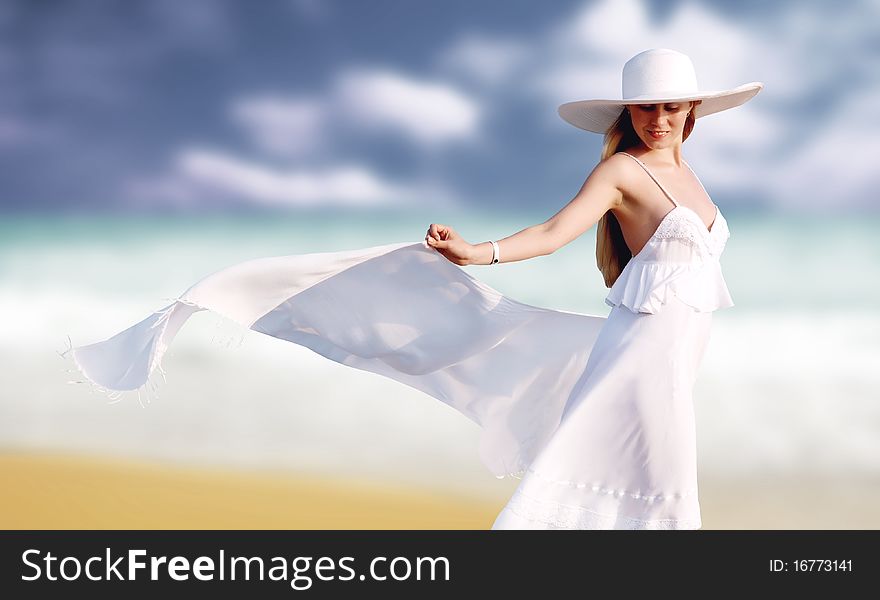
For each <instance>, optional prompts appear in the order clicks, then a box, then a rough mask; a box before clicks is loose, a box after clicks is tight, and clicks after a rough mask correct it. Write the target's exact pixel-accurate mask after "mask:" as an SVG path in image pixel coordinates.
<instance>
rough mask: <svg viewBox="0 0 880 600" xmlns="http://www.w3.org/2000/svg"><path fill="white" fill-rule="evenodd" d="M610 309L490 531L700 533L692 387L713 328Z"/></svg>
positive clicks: (706, 319)
mask: <svg viewBox="0 0 880 600" xmlns="http://www.w3.org/2000/svg"><path fill="white" fill-rule="evenodd" d="M712 314H713V313H712V312H711V311H709V312H700V311H697V310H694V308H692V307H691V306H688V305H686V304H684V303H683V302H681V301H680V300H679V299H678V298H676V297H675V296H674V295H671V296H670V299H669V301H668V302H667V303H666V304H664V305H663V306H662V308H661V309H660V310H659V311H658V312H657V313H654V314H651V313H635V312H632V311H631V310H629V309H627V308H626V307H624V306H615V307H614V308H612V310H611V313H610V314H609V316H608V319H607V321H606V322H605V324H604V326H603V327H602V329H601V331H600V332H599V335H598V338H597V339H596V342H595V345H594V346H593V348H592V352H591V353H590V356H589V359H588V361H587V365H586V368H585V369H584V371H583V374H582V376H581V378H580V380H579V381H578V383H577V385H576V388H575V390H574V393H573V394H572V395H571V396H570V399H569V401H568V403H567V405H566V406H565V407H564V409H563V412H562V416H561V422H560V425H559V427H558V428H557V430H556V431H555V432H554V434H553V436H552V437H551V438H550V439H549V441H548V442H547V443H546V445H544V447H543V449H542V450H541V451H540V453H538V455H537V456H536V458H535V460H534V461H533V462H532V464H531V465H530V466H529V467H528V469H527V470H526V472H525V473H524V474H523V477H522V481H521V483H520V484H519V486H518V487H517V488H516V490H515V492H514V494H513V496H512V497H511V498H510V501H509V502H508V503H507V505H506V506H505V507H504V508H503V510H502V511H501V513H500V514H499V515H498V517H497V519H496V520H495V523H494V525H493V527H492V528H493V529H699V528H700V527H701V519H700V505H699V501H698V494H697V457H696V432H695V415H694V402H693V388H694V384H695V381H696V375H697V371H698V368H699V365H700V363H701V360H702V357H703V354H704V351H705V348H706V345H707V342H708V340H709V335H710V328H711V322H712Z"/></svg>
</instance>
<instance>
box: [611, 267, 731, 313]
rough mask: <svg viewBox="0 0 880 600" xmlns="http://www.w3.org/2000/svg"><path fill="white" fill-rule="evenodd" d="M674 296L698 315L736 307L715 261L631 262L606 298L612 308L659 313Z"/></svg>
mask: <svg viewBox="0 0 880 600" xmlns="http://www.w3.org/2000/svg"><path fill="white" fill-rule="evenodd" d="M670 294H675V295H676V296H677V297H678V298H679V299H680V300H681V301H682V302H684V303H685V304H687V305H688V306H690V307H691V308H693V309H694V310H696V311H699V312H710V311H715V310H718V309H720V308H728V307H731V306H733V299H732V298H731V296H730V291H729V290H728V288H727V283H726V282H725V281H724V275H723V274H722V272H721V264H720V263H719V262H718V260H717V259H715V258H712V257H710V258H707V259H706V260H704V261H702V262H690V263H672V262H654V261H646V260H641V259H639V258H638V257H637V258H634V259H632V260H630V261H629V262H628V263H627V264H626V266H625V267H624V269H623V272H622V273H621V274H620V277H618V278H617V281H615V282H614V285H613V286H611V291H610V292H609V293H608V296H606V298H605V303H606V304H607V305H609V306H624V307H626V308H628V309H629V310H631V311H632V312H636V313H651V314H654V313H657V312H659V310H660V308H661V307H662V306H663V305H664V304H666V303H667V302H668V301H669V297H670Z"/></svg>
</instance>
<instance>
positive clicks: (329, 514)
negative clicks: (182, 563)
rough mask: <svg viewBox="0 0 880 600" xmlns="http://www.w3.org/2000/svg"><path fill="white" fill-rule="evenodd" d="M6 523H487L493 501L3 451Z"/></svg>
mask: <svg viewBox="0 0 880 600" xmlns="http://www.w3.org/2000/svg"><path fill="white" fill-rule="evenodd" d="M0 479H2V481H3V488H4V492H3V494H2V495H0V529H488V528H489V527H491V525H492V522H493V521H494V519H495V516H496V514H497V512H498V510H500V506H498V507H496V506H495V504H493V503H491V502H485V501H481V500H475V499H470V498H463V497H458V496H455V495H444V494H443V493H442V492H436V493H433V492H430V491H423V490H418V489H401V488H395V487H391V486H388V485H385V484H376V483H372V484H371V483H369V482H358V481H354V480H350V479H346V480H331V479H322V478H317V477H307V476H301V475H297V476H295V475H292V474H291V473H289V472H270V471H266V472H260V473H256V472H252V471H235V470H205V469H194V468H183V467H169V466H166V465H162V464H153V463H149V462H136V461H130V460H126V461H115V460H110V459H104V458H96V457H75V456H66V455H58V454H16V453H5V454H2V455H0Z"/></svg>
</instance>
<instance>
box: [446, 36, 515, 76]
mask: <svg viewBox="0 0 880 600" xmlns="http://www.w3.org/2000/svg"><path fill="white" fill-rule="evenodd" d="M528 57H529V46H528V44H526V43H524V42H521V41H518V40H515V39H512V38H502V37H497V36H493V37H488V36H485V35H481V34H477V33H473V32H472V33H468V34H466V35H464V36H463V37H462V38H461V39H459V40H458V41H456V42H455V43H454V44H453V46H452V47H450V48H448V49H447V50H444V51H443V52H442V53H441V54H440V55H439V56H438V57H437V66H438V68H440V69H446V70H448V71H451V72H454V73H460V74H462V75H464V76H466V77H468V78H470V79H471V81H473V82H474V83H476V84H478V85H490V86H498V85H501V84H502V83H507V82H509V81H510V79H511V77H512V76H513V75H514V74H515V73H516V72H517V71H518V70H519V69H521V68H523V67H524V66H525V65H526V64H527V61H528Z"/></svg>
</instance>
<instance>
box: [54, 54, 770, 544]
mask: <svg viewBox="0 0 880 600" xmlns="http://www.w3.org/2000/svg"><path fill="white" fill-rule="evenodd" d="M760 88H761V84H760V83H754V84H749V85H746V86H741V87H740V88H737V89H735V90H731V91H725V92H701V91H699V90H698V88H697V85H696V78H695V76H694V72H693V66H692V65H691V63H690V60H689V59H688V58H687V57H686V56H685V55H683V54H680V53H677V52H674V51H671V50H649V51H647V52H643V53H641V54H639V55H637V56H636V57H634V58H633V59H631V60H630V61H629V62H627V63H626V65H625V66H624V70H623V99H622V100H593V101H587V102H574V103H569V104H566V105H563V106H562V107H560V114H561V115H562V117H563V118H565V119H566V120H567V121H569V122H570V123H572V124H574V125H576V126H578V127H581V128H583V129H587V130H589V131H596V132H600V133H601V132H606V131H608V134H607V136H606V146H605V153H604V157H603V158H604V160H603V161H602V162H601V163H600V164H599V166H598V167H596V169H595V170H594V171H593V173H592V174H591V175H590V177H589V178H588V180H587V181H586V183H585V184H584V186H583V188H582V190H581V192H580V193H579V194H578V195H577V197H576V198H574V199H573V200H572V201H571V202H570V203H569V204H568V205H567V206H566V207H565V208H564V209H562V210H561V211H560V212H559V213H558V214H557V215H555V216H554V217H553V218H551V219H550V220H548V221H547V222H546V223H544V224H541V225H538V226H535V227H530V228H528V229H526V230H524V231H522V232H519V233H517V234H516V235H513V236H510V237H508V238H505V239H503V240H501V242H500V243H496V242H490V243H486V244H480V245H476V246H473V245H471V244H468V243H467V242H465V241H464V240H462V239H461V237H460V236H458V235H457V234H456V233H455V232H454V231H453V230H452V229H451V228H449V227H446V226H443V225H432V226H431V227H430V228H429V230H428V235H427V236H426V240H425V241H422V242H418V243H411V242H406V243H397V244H388V245H385V246H377V247H373V248H364V249H358V250H350V251H341V252H325V253H315V254H303V255H292V256H280V257H269V258H261V259H256V260H251V261H247V262H244V263H240V264H237V265H233V266H231V267H228V268H226V269H223V270H221V271H218V272H217V273H214V274H211V275H208V276H207V277H205V278H203V279H202V280H200V281H198V282H197V283H196V284H194V285H193V286H191V287H190V288H189V289H188V290H186V291H185V292H184V293H183V294H181V295H180V296H179V297H177V298H175V299H174V302H173V303H172V304H170V305H168V306H166V307H165V308H164V309H161V310H158V311H156V312H154V313H153V314H152V315H150V316H148V317H147V318H145V319H144V320H142V321H141V322H139V323H137V324H135V325H133V326H131V327H129V328H128V329H126V330H124V331H122V332H119V333H117V334H116V335H114V336H113V337H111V338H108V339H106V340H104V341H102V342H97V343H94V344H89V345H86V346H80V347H75V348H74V347H73V346H72V343H71V347H70V348H68V351H67V352H65V353H64V356H67V355H69V356H70V357H71V358H72V359H73V361H74V363H75V365H76V367H77V368H78V369H79V370H80V371H81V372H82V373H83V374H84V376H85V378H86V380H88V381H89V382H91V383H92V384H94V385H96V386H97V387H98V388H99V389H101V390H103V391H109V392H113V393H114V394H118V393H120V392H122V391H125V390H138V393H139V394H140V390H141V388H146V391H149V390H150V387H148V384H150V383H152V381H150V377H151V375H152V374H153V373H154V372H160V373H163V374H164V372H163V370H162V368H161V364H160V363H161V359H162V357H163V355H164V353H165V351H166V350H167V348H168V346H169V345H170V344H171V342H172V341H173V339H174V337H175V336H176V334H177V332H178V331H179V330H180V328H181V327H182V326H183V324H184V323H185V322H186V321H187V320H188V319H189V317H190V316H192V315H193V314H195V313H197V312H199V311H203V310H210V311H213V312H214V313H217V314H219V315H223V316H225V317H227V318H229V319H231V320H233V321H235V322H237V323H239V324H241V325H242V326H244V327H248V328H250V329H253V330H254V331H259V332H260V333H264V334H266V335H271V336H273V337H276V338H278V339H283V340H287V341H290V342H293V343H296V344H300V345H302V346H305V347H307V348H310V349H311V350H313V351H314V352H316V353H318V354H321V355H322V356H325V357H327V358H329V359H331V360H334V361H336V362H339V363H341V364H344V365H347V366H351V367H354V368H357V369H362V370H366V371H371V372H374V373H378V374H380V375H384V376H386V377H389V378H392V379H395V380H397V381H399V382H401V383H404V384H406V385H409V386H412V387H414V388H416V389H419V390H421V391H423V392H424V393H426V394H428V395H430V396H432V397H433V398H436V399H438V400H440V401H442V402H444V403H446V404H448V405H449V406H451V407H452V408H454V409H456V410H457V411H459V412H460V413H461V414H463V415H464V416H466V417H468V418H469V419H471V420H473V421H474V422H475V423H477V424H478V425H480V427H482V432H481V437H480V449H479V450H480V456H481V458H482V460H483V462H484V463H485V464H486V466H487V467H488V468H489V470H490V471H491V472H492V473H494V474H495V475H496V476H498V477H504V476H515V477H521V478H522V482H521V484H520V486H519V487H518V488H517V490H516V493H515V494H514V496H513V498H511V500H510V502H509V503H508V505H507V506H506V507H505V508H504V510H503V511H502V512H501V514H500V515H499V517H498V519H497V520H496V522H495V528H511V527H514V528H559V527H563V528H613V527H616V528H624V527H625V528H697V527H699V526H700V519H699V505H698V503H697V498H696V462H695V437H694V431H693V406H692V403H691V390H692V387H693V383H694V376H695V373H696V369H697V365H698V363H699V361H700V358H701V356H702V352H703V348H704V346H705V343H706V341H707V339H708V334H709V325H710V320H711V311H713V310H715V309H717V308H721V307H724V306H731V305H732V302H731V300H730V296H729V295H728V293H727V288H726V286H725V285H724V280H723V278H722V276H721V271H720V266H719V263H718V257H719V255H720V253H721V251H722V249H723V247H724V243H725V241H726V239H727V237H728V235H729V234H728V231H727V228H726V222H725V220H724V217H723V216H722V215H721V213H720V212H716V211H717V209H716V208H715V206H714V204H713V202H712V201H711V200H710V199H709V198H708V197H707V196H706V195H705V191H704V190H703V189H702V186H700V185H699V182H698V181H697V179H696V176H695V175H694V174H693V173H691V172H690V171H689V170H685V169H683V168H682V165H685V166H686V163H684V161H683V160H682V158H681V143H682V141H683V140H684V139H685V138H686V137H687V136H688V134H689V133H690V131H691V129H692V128H693V125H694V119H695V118H698V117H701V116H704V115H707V114H711V113H713V112H718V111H720V110H724V109H727V108H732V107H734V106H737V105H739V104H742V103H743V102H745V101H746V100H748V99H749V98H751V97H752V96H754V95H755V94H756V93H757V92H758V91H759V90H760ZM623 109H625V110H623ZM622 110H623V112H622ZM618 150H627V152H628V154H624V153H622V152H618ZM661 192H662V193H661ZM713 212H715V215H713ZM597 220H598V222H599V232H598V233H599V235H598V239H597V243H598V245H597V258H598V262H599V268H600V269H601V270H602V273H603V275H604V277H605V281H606V284H607V285H608V286H610V287H611V292H610V293H609V295H608V297H607V298H606V302H608V304H609V305H611V306H612V307H613V308H612V310H611V313H610V314H609V316H608V317H603V316H597V315H582V314H578V313H572V312H566V311H559V310H552V309H547V308H541V307H537V306H531V305H528V304H524V303H522V302H518V301H516V300H514V299H512V298H509V297H506V296H504V295H503V294H501V293H499V292H497V291H496V290H494V289H492V288H491V287H489V286H488V285H486V284H485V283H483V282H481V281H479V280H477V279H475V278H474V277H471V276H470V275H469V274H468V273H467V272H465V271H464V270H463V269H460V268H459V267H458V266H456V265H461V264H488V263H490V262H492V263H498V262H502V259H503V262H510V261H516V260H524V259H526V258H530V257H533V256H537V255H540V254H549V253H551V252H553V251H554V250H555V249H557V248H559V247H561V246H563V245H564V244H566V243H568V242H570V241H571V240H573V239H574V238H576V237H577V236H578V235H580V234H581V233H583V232H584V231H586V230H587V229H589V227H591V226H592V225H593V223H595V222H596V221H597ZM633 250H634V251H635V253H633V252H632V251H633ZM441 254H442V256H441ZM444 257H445V258H444ZM447 259H448V260H447ZM453 263H455V264H453ZM414 426H417V424H416V425H414Z"/></svg>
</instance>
